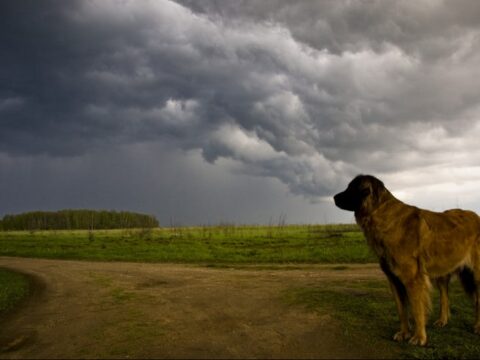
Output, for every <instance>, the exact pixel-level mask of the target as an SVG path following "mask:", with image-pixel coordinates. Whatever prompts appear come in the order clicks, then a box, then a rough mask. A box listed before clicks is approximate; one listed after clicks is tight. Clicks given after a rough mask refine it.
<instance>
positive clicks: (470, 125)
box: [0, 0, 480, 198]
mask: <svg viewBox="0 0 480 360" xmlns="http://www.w3.org/2000/svg"><path fill="white" fill-rule="evenodd" d="M0 6H1V7H2V9H1V10H2V11H1V13H2V15H1V17H2V21H1V22H0V59H1V60H0V61H1V67H0V81H1V84H2V85H1V88H0V126H1V129H2V131H1V133H0V151H3V152H4V153H6V154H9V155H31V156H36V155H38V154H48V155H50V156H57V157H64V156H72V155H81V154H86V153H89V152H91V151H93V150H92V149H99V148H100V149H101V148H103V147H110V146H111V145H116V146H118V145H122V144H131V143H141V142H146V141H162V142H169V143H170V144H171V145H172V146H174V147H177V148H180V149H184V150H188V149H200V150H201V152H202V154H203V157H204V159H206V160H207V161H209V162H212V163H215V162H217V161H218V160H219V159H228V160H229V161H231V167H232V171H238V172H241V173H246V174H253V175H256V176H262V177H273V178H276V179H279V180H280V181H281V182H283V183H284V184H286V185H287V186H288V187H289V188H290V190H291V191H292V192H293V193H296V194H302V195H306V196H308V197H311V198H314V197H321V196H325V195H330V194H331V193H332V192H333V191H334V190H335V189H337V188H338V187H339V183H343V182H345V181H346V179H347V178H349V177H350V176H352V175H354V174H355V173H358V172H364V171H372V172H376V173H385V174H389V173H394V172H399V171H403V170H404V169H405V168H406V167H407V166H408V167H410V168H415V167H421V166H424V165H425V164H429V163H431V162H432V161H437V160H438V161H440V162H442V161H444V160H442V159H444V158H445V157H450V158H456V159H457V160H458V163H457V164H464V165H465V166H467V165H469V164H471V163H472V161H473V160H472V156H473V155H474V154H475V153H478V152H479V150H480V149H479V147H478V145H476V143H475V139H476V137H477V136H478V135H479V133H480V129H479V126H477V124H478V117H479V113H480V110H479V105H478V99H479V98H480V88H479V87H478V86H477V84H476V83H475V82H474V79H475V78H478V76H479V75H480V68H479V67H478V63H479V62H480V51H479V49H480V35H479V24H478V22H477V21H476V19H478V18H479V16H480V5H478V3H477V2H475V1H470V2H453V1H452V2H430V1H422V2H416V3H415V5H414V4H410V3H408V2H402V1H396V2H392V1H368V2H364V1H358V2H352V1H322V2H312V1H300V2H291V1H261V2H257V1H255V2H253V1H245V2H239V1H234V2H233V1H232V2H225V1H210V2H208V1H202V2H197V1H195V2H181V3H175V2H171V1H104V0H102V1H81V2H80V1H50V2H37V1H31V2H16V1H15V2H14V1H11V2H2V5H0ZM458 139H462V141H458ZM440 142H441V143H442V144H448V145H449V146H448V147H446V146H443V145H442V146H440V145H439V143H440ZM465 143H467V144H469V147H468V150H467V151H466V150H465V149H466V148H465ZM425 154H428V156H425Z"/></svg>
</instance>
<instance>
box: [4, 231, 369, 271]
mask: <svg viewBox="0 0 480 360" xmlns="http://www.w3.org/2000/svg"><path fill="white" fill-rule="evenodd" d="M0 255H3V256H22V257H42V258H51V259H83V260H99V261H138V262H173V263H199V264H207V265H208V264H210V265H221V264H259V263H260V264H265V263H280V264H285V263H367V262H374V261H375V258H374V257H373V255H372V253H371V252H370V250H369V249H368V247H367V246H366V245H365V240H364V237H363V234H362V233H361V232H360V230H359V228H358V227H357V226H356V225H279V226H235V225H228V224H227V225H221V226H203V227H169V228H153V229H152V228H145V229H123V230H93V231H92V230H69V231H66V230H49V231H2V232H0Z"/></svg>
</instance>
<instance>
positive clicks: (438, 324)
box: [433, 319, 448, 328]
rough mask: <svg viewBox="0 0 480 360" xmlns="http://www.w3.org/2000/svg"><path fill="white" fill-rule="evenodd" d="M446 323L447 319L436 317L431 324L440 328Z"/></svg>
mask: <svg viewBox="0 0 480 360" xmlns="http://www.w3.org/2000/svg"><path fill="white" fill-rule="evenodd" d="M447 323H448V320H444V319H438V320H437V321H435V322H434V323H433V326H436V327H440V328H442V327H445V325H447Z"/></svg>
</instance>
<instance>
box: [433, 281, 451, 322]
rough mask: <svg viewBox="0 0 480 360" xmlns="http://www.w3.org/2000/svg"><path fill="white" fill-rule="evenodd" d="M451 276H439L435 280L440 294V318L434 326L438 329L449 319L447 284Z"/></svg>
mask: <svg viewBox="0 0 480 360" xmlns="http://www.w3.org/2000/svg"><path fill="white" fill-rule="evenodd" d="M450 277H451V275H450V274H448V275H445V276H441V277H438V278H436V279H435V282H436V283H437V287H438V290H439V292H440V317H439V319H438V320H437V321H435V323H434V325H435V326H438V327H444V326H445V325H447V323H448V318H449V317H450V308H449V304H448V283H449V282H450Z"/></svg>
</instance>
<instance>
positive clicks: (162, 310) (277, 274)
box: [0, 257, 382, 358]
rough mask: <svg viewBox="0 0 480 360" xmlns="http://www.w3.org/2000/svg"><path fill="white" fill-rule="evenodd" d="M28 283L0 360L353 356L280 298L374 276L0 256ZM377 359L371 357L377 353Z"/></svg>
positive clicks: (315, 319) (324, 325)
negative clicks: (31, 283) (298, 289)
mask: <svg viewBox="0 0 480 360" xmlns="http://www.w3.org/2000/svg"><path fill="white" fill-rule="evenodd" d="M0 266H2V267H7V268H10V269H13V270H17V271H22V272H24V273H27V274H29V275H32V276H34V278H35V284H36V285H35V291H34V294H33V296H32V297H31V299H29V300H28V301H27V302H26V304H25V305H24V306H23V307H22V308H21V309H19V310H18V311H17V312H16V313H14V314H12V315H10V316H9V317H8V318H7V319H5V320H3V322H4V323H3V324H1V328H0V358H1V357H3V358H362V357H371V356H372V354H373V353H372V349H367V348H361V347H360V348H359V347H358V346H356V347H355V348H353V346H351V345H350V346H349V344H348V341H345V336H344V335H343V334H342V332H341V327H340V326H339V324H338V323H337V322H336V320H335V319H333V318H332V317H331V316H329V315H328V314H327V313H326V314H318V313H313V312H309V311H306V310H304V309H303V308H301V307H295V306H287V305H286V304H285V302H284V301H282V292H283V291H284V290H286V289H289V288H292V287H295V286H319V285H320V284H321V283H322V281H326V280H328V281H331V280H332V279H339V280H341V279H358V278H378V277H381V276H382V275H381V274H380V271H379V270H378V266H377V265H363V266H349V267H348V269H346V270H342V271H336V270H334V269H332V266H329V267H327V266H305V267H301V268H299V269H261V270H259V269H255V268H253V269H245V268H244V269H229V268H222V269H213V268H204V267H198V266H189V265H170V264H168V265H166V264H144V263H118V262H114V263H104V262H86V261H61V260H41V259H23V258H7V257H3V258H2V257H0ZM376 355H378V354H376Z"/></svg>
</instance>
